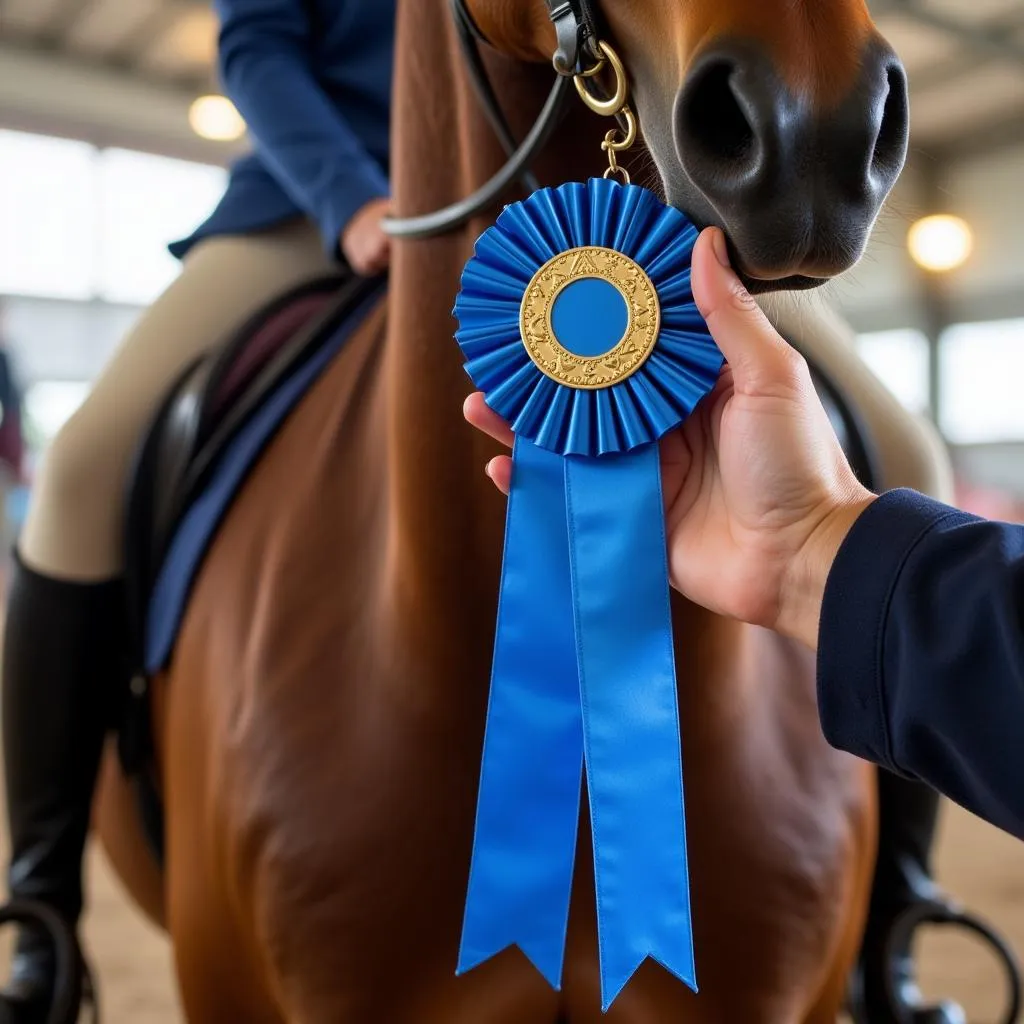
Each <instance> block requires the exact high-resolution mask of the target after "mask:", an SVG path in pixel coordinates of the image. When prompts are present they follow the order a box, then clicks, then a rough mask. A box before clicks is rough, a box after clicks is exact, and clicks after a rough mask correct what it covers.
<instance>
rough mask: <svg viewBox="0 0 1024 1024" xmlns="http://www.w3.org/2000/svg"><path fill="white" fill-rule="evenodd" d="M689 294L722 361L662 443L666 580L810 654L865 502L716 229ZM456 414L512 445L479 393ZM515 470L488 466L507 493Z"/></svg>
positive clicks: (504, 461) (706, 240)
mask: <svg viewBox="0 0 1024 1024" xmlns="http://www.w3.org/2000/svg"><path fill="white" fill-rule="evenodd" d="M693 293H694V298H695V299H696V302H697V305H698V307H699V308H700V311H701V313H702V314H703V316H704V317H705V319H706V320H707V323H708V326H709V328H710V330H711V334H712V336H713V337H714V339H715V341H716V342H717V344H718V347H719V348H720V349H721V350H722V352H723V353H724V354H725V356H726V358H727V360H728V364H727V365H726V367H725V368H724V369H723V371H722V375H721V377H720V379H719V381H718V383H717V385H716V386H715V389H714V391H713V392H712V393H711V394H710V395H709V396H708V397H707V398H706V399H705V400H704V401H703V402H702V403H701V404H700V405H699V406H698V407H697V409H696V410H695V412H694V414H693V415H692V416H691V417H690V418H689V419H688V420H687V421H686V422H685V423H684V424H683V425H682V426H681V427H679V428H678V429H677V430H675V431H673V432H671V433H669V434H667V435H666V436H665V437H663V438H662V440H661V474H662V487H663V489H664V494H665V517H666V530H667V536H668V546H669V566H670V578H671V582H672V585H673V587H675V588H676V589H677V590H679V591H680V592H682V593H683V594H684V595H685V596H686V597H687V598H689V599H690V600H692V601H694V602H696V603H697V604H700V605H702V606H704V607H705V608H709V609H710V610H712V611H715V612H718V613H719V614H722V615H727V616H729V617H731V618H736V619H740V620H742V621H745V622H750V623H753V624H755V625H759V626H765V627H767V628H769V629H776V630H778V631H779V632H782V633H785V634H786V635H788V636H792V637H794V638H796V639H799V640H801V641H803V642H804V643H805V644H807V646H809V647H812V648H814V647H816V646H817V631H818V615H819V612H820V608H821V596H822V592H823V590H824V585H825V579H826V577H827V573H828V568H829V566H830V565H831V564H832V561H833V559H834V557H835V553H836V551H838V549H839V545H840V543H841V542H842V540H843V538H844V537H845V536H846V534H847V533H848V531H849V528H850V526H851V525H852V524H853V522H854V521H855V520H856V518H857V517H858V516H859V515H860V514H861V512H862V511H863V510H864V508H865V507H866V506H867V505H868V504H870V503H871V501H872V500H874V498H873V495H872V494H871V493H870V492H869V491H867V490H866V489H865V488H864V487H862V486H861V485H860V484H859V483H858V481H857V478H856V476H855V475H854V473H853V471H852V470H851V469H850V466H849V463H848V462H847V460H846V458H845V456H844V455H843V452H842V449H841V448H840V446H839V442H838V441H837V440H836V437H835V432H834V431H833V429H832V427H831V425H830V423H829V421H828V417H827V415H826V413H825V411H824V409H823V408H822V406H821V403H820V402H819V401H818V399H817V396H816V395H815V392H814V388H813V385H812V383H811V379H810V375H809V373H808V370H807V366H806V363H805V362H804V360H803V358H802V357H801V356H800V355H799V353H798V352H796V351H795V350H794V349H793V348H791V347H790V346H789V345H788V344H787V343H786V342H785V341H784V340H783V339H782V338H781V337H780V336H779V335H778V334H777V333H776V331H775V330H774V328H773V327H772V326H771V324H770V323H769V322H768V320H767V318H766V317H765V316H764V314H763V313H762V312H761V310H760V309H759V307H758V306H757V304H756V303H755V302H754V300H753V298H752V297H751V296H750V295H749V293H748V292H747V291H746V289H745V288H744V287H743V285H742V283H741V282H740V280H739V279H738V278H737V277H736V275H735V274H734V273H733V272H732V270H731V269H730V268H729V259H728V254H727V250H726V246H725V237H724V236H723V235H722V233H721V231H719V230H718V229H717V228H709V229H707V230H706V231H704V232H703V234H702V235H701V237H700V239H699V240H698V242H697V244H696V247H695V249H694V253H693ZM465 413H466V418H467V420H468V421H469V422H470V423H471V424H473V425H474V426H475V427H477V428H478V429H480V430H482V431H484V432H485V433H487V434H489V435H490V436H491V437H493V438H495V440H497V441H499V442H500V443H501V444H504V445H508V446H509V447H511V445H512V440H513V435H512V432H511V430H510V429H509V428H508V426H507V424H505V422H504V421H503V420H502V419H501V417H499V416H497V415H496V414H495V413H494V412H493V411H492V410H491V409H489V408H488V407H487V406H486V404H485V403H484V401H483V396H482V395H480V394H479V393H477V394H474V395H471V396H470V397H469V398H468V399H467V401H466V408H465ZM511 470H512V461H511V459H510V458H509V457H508V456H499V457H497V458H495V459H493V460H492V461H491V462H490V463H489V464H488V467H487V472H488V475H490V476H491V478H492V479H493V480H494V482H495V484H496V485H497V486H498V487H499V488H500V489H501V490H502V491H504V492H505V493H506V494H507V493H508V490H509V485H510V478H511Z"/></svg>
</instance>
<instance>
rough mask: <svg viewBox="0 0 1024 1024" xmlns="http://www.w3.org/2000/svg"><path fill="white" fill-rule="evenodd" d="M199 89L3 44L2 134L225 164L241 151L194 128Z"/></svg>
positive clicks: (0, 77)
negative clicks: (10, 131)
mask: <svg viewBox="0 0 1024 1024" xmlns="http://www.w3.org/2000/svg"><path fill="white" fill-rule="evenodd" d="M194 98H195V92H194V91H193V90H191V89H182V88H178V87H176V86H174V85H171V84H162V85H161V84H157V83H155V82H152V81H147V80H145V79H144V78H142V77H140V76H139V75H134V74H129V73H127V72H126V71H119V70H116V69H113V68H110V67H104V66H100V65H97V64H94V63H90V62H87V61H82V60H76V59H75V58H73V57H71V56H70V55H68V54H59V55H58V54H55V53H51V52H46V51H43V50H32V49H27V48H24V47H15V46H10V45H7V44H0V127H4V128H15V129H18V130H21V131H35V132H43V133H49V134H55V135H64V136H67V137H70V138H77V139H83V140H85V141H87V142H92V143H93V144H94V145H97V146H123V147H126V148H129V149H141V150H145V151H148V152H153V153H163V154H165V155H167V156H177V157H181V158H182V159H190V160H200V161H203V162H205V163H216V164H222V163H225V162H226V161H228V160H230V159H231V157H232V156H233V155H235V154H236V153H237V152H238V151H239V149H240V148H241V147H240V144H238V143H234V144H228V143H222V142H209V141H206V140H203V139H200V138H198V137H197V136H196V135H195V134H194V133H193V132H192V129H191V128H190V127H189V123H188V108H189V105H190V104H191V102H192V100H193V99H194Z"/></svg>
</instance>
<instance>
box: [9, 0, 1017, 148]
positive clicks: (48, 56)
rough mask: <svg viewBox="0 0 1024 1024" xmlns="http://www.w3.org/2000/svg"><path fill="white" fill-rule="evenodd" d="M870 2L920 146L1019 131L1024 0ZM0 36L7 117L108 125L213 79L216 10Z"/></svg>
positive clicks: (189, 2) (131, 2) (75, 5)
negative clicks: (901, 78)
mask: <svg viewBox="0 0 1024 1024" xmlns="http://www.w3.org/2000/svg"><path fill="white" fill-rule="evenodd" d="M521 2H524V3H525V2H531V0H521ZM607 2H614V0H607ZM680 2H683V0H680ZM750 2H751V3H755V2H761V0H750ZM812 2H814V3H824V2H831V0H812ZM871 7H872V10H873V12H874V14H875V16H876V18H877V20H878V23H879V25H880V27H881V28H882V30H883V32H884V33H885V34H886V35H887V36H888V38H889V39H890V40H891V41H892V43H893V45H894V46H895V47H896V49H897V51H898V52H899V53H900V55H901V56H902V57H903V59H904V61H905V62H906V64H907V68H908V70H909V72H910V81H911V90H912V121H913V129H914V141H915V145H916V146H917V147H921V148H924V149H928V150H934V151H936V152H937V153H948V154H949V155H955V154H958V153H960V152H964V151H970V150H972V149H975V148H989V147H991V146H997V145H999V144H1000V143H1001V142H1002V141H1004V140H1005V141H1009V142H1017V141H1020V140H1021V139H1024V3H1022V0H871ZM0 40H2V41H0V124H2V123H8V124H12V123H13V126H15V127H19V126H20V127H33V126H34V125H33V122H34V121H35V122H38V123H39V125H40V127H42V128H49V130H56V129H57V128H59V127H60V125H61V123H66V124H71V123H80V124H82V125H85V126H86V130H88V126H90V125H93V124H95V125H97V131H98V132H99V134H100V135H102V134H103V133H102V130H101V127H102V126H101V125H100V121H101V120H102V119H101V118H99V115H96V117H93V118H90V117H89V116H87V113H88V112H87V111H86V110H85V106H86V104H87V103H89V102H92V103H95V104H102V103H103V101H104V99H105V98H106V99H107V100H108V101H111V102H112V97H113V95H114V93H116V92H118V91H121V92H125V93H129V94H132V96H131V98H132V99H134V100H135V101H136V104H137V105H138V101H140V100H142V99H147V98H149V99H151V100H152V101H153V104H156V106H159V101H161V100H162V102H163V103H164V104H165V106H166V105H167V104H169V103H171V102H172V101H173V102H174V103H176V104H177V106H176V107H175V109H177V107H178V106H180V105H181V104H182V103H185V102H186V101H187V98H189V97H191V96H194V95H195V94H196V93H197V92H199V91H208V90H209V89H210V88H211V87H213V86H214V85H215V78H214V74H213V70H212V66H213V60H214V52H215V46H216V21H215V18H214V15H213V13H212V11H211V9H210V6H209V4H208V3H203V2H195V0H0ZM5 67H6V69H7V75H6V77H5V75H4V69H5ZM76 75H77V76H79V78H75V77H74V76H76ZM26 76H27V77H26ZM55 76H56V77H55ZM69 76H71V77H69ZM30 80H32V81H31V82H30ZM19 82H20V83H21V84H20V87H19V86H18V83H19ZM76 82H80V84H81V87H80V88H79V87H76V84H75V83H76ZM47 83H50V85H51V88H49V89H47V88H46V86H47ZM30 85H31V88H30ZM127 98H128V97H122V102H124V101H125V100H126V99H127ZM139 109H140V111H141V109H142V107H141V106H140V108H139ZM153 110H154V111H156V107H153ZM139 116H141V114H140V115H139ZM170 116H171V110H170V107H169V106H166V109H163V108H161V110H159V111H157V112H155V113H152V116H151V117H150V118H149V122H148V124H149V130H150V132H151V133H153V134H154V135H159V134H160V133H161V132H162V131H165V130H167V131H170V122H169V120H168V121H167V127H166V129H165V127H164V125H165V122H164V120H162V118H170ZM137 127H138V128H139V129H140V130H141V129H142V128H143V127H144V126H142V125H141V124H140V125H138V126H137ZM142 134H145V131H142ZM184 136H185V133H184V129H183V135H182V137H183V138H184ZM98 141H103V140H102V139H98Z"/></svg>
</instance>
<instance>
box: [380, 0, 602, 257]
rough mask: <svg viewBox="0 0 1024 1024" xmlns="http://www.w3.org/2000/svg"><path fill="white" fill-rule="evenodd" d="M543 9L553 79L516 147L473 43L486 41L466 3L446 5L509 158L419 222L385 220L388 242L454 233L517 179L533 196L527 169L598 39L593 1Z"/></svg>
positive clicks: (554, 1) (560, 1) (555, 1)
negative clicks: (552, 44)
mask: <svg viewBox="0 0 1024 1024" xmlns="http://www.w3.org/2000/svg"><path fill="white" fill-rule="evenodd" d="M544 4H545V6H546V7H547V9H548V14H549V15H550V17H551V21H552V23H553V24H554V26H555V35H556V38H557V41H558V42H557V49H556V51H555V55H554V58H553V63H554V66H555V70H556V71H557V72H558V77H557V78H556V79H555V82H554V85H553V86H552V87H551V92H550V93H548V98H547V100H546V101H545V103H544V106H543V108H542V109H541V112H540V114H539V115H538V117H537V120H536V121H535V122H534V125H533V127H532V128H531V129H530V131H529V134H528V135H527V136H526V138H525V139H523V141H522V142H521V143H520V144H519V146H518V148H517V147H516V144H515V136H514V135H513V134H512V130H511V128H510V127H509V124H508V119H507V118H506V117H505V114H504V112H503V111H502V109H501V104H500V103H499V102H498V97H497V95H496V94H495V92H494V87H493V86H492V85H491V81H490V78H489V77H488V75H487V69H486V68H485V67H484V64H483V58H482V57H481V55H480V51H479V49H478V43H480V42H487V39H486V37H485V36H484V35H483V33H482V32H481V31H480V28H479V26H478V25H477V24H476V22H475V21H474V19H473V16H472V14H471V13H470V11H469V8H468V7H467V6H466V0H451V8H452V15H453V17H454V19H455V24H456V27H457V29H458V32H459V40H460V43H461V44H462V48H463V51H464V53H465V55H466V61H467V65H468V67H469V73H470V78H471V80H472V82H473V87H474V90H475V92H476V94H477V96H478V97H479V99H480V104H481V106H482V107H483V110H484V113H485V114H486V116H487V119H488V121H489V122H490V124H491V127H492V128H493V129H494V132H495V134H496V135H497V137H498V139H499V140H500V141H501V144H502V146H503V147H504V148H505V152H506V153H508V155H509V158H508V161H507V162H506V163H505V166H504V167H502V168H501V170H500V171H498V173H497V174H495V175H494V177H493V178H491V179H490V181H488V182H487V183H486V184H485V185H483V186H482V187H481V188H479V189H477V191H476V192H474V193H473V194H472V195H470V196H467V197H466V198H465V199H460V200H459V201H458V202H457V203H453V204H452V205H451V206H446V207H445V208H444V209H442V210H435V211H434V212H433V213H427V214H423V215H422V216H419V217H402V218H395V219H392V218H388V219H387V220H385V222H384V229H385V231H387V233H388V234H389V235H391V236H392V237H393V238H405V239H421V238H434V237H436V236H438V235H444V234H447V233H449V232H451V231H454V230H456V229H457V228H460V227H462V226H463V225H464V224H466V223H468V222H469V221H470V220H472V219H473V217H475V216H477V215H478V214H480V213H482V212H483V211H484V210H486V209H488V208H489V207H491V206H493V205H494V204H495V203H496V202H498V201H499V200H500V199H501V197H502V195H503V194H504V193H505V191H506V189H508V187H509V186H510V185H511V184H512V182H513V181H515V180H516V178H519V179H521V180H522V181H523V184H524V185H525V186H526V188H527V190H528V191H535V190H536V188H537V187H538V186H537V181H536V179H535V178H534V177H533V175H532V174H529V168H530V165H531V164H532V163H533V161H534V159H535V158H536V156H537V154H538V153H539V152H540V151H541V149H542V148H543V147H544V144H545V143H546V142H547V140H548V139H549V138H550V136H551V132H552V131H553V130H554V128H555V126H556V125H557V124H558V122H559V121H560V120H561V117H562V114H563V112H564V110H565V106H566V103H567V101H568V99H569V94H570V93H571V92H572V91H573V85H572V76H573V74H574V73H575V72H576V70H577V69H578V67H579V65H580V63H581V61H582V60H583V59H584V58H585V57H586V58H590V59H593V58H592V54H593V53H594V52H595V51H596V40H597V29H596V23H595V20H594V6H593V0H544Z"/></svg>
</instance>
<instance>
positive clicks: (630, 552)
mask: <svg viewBox="0 0 1024 1024" xmlns="http://www.w3.org/2000/svg"><path fill="white" fill-rule="evenodd" d="M513 473H514V475H513V487H512V495H511V498H510V500H509V506H508V519H507V524H506V549H505V560H504V567H503V575H502V587H501V600H500V605H499V612H498V631H497V641H496V646H495V654H494V666H493V677H492V680H491V698H490V707H489V710H488V720H487V731H486V737H485V741H484V756H483V766H482V771H481V781H480V796H479V807H478V813H477V827H476V837H475V841H474V849H473V862H472V868H471V872H470V883H469V894H468V897H467V902H466V913H465V922H464V928H463V937H462V948H461V950H460V955H459V972H460V973H461V972H463V971H467V970H469V969H471V968H472V967H475V966H476V965H478V964H479V963H481V962H483V961H484V960H487V959H489V958H490V957H491V956H493V955H494V954H496V953H498V952H500V951H501V950H503V949H504V948H506V947H507V946H509V945H513V944H515V945H518V946H519V947H520V948H521V949H522V950H523V952H524V953H525V954H526V955H527V956H528V957H529V959H530V960H531V961H532V962H533V963H534V965H535V966H536V967H537V969H538V970H539V971H540V972H541V973H542V974H543V975H544V977H545V978H546V979H547V980H548V982H549V983H550V984H551V985H552V986H554V987H555V988H559V987H560V983H561V977H562V966H563V962H564V951H565V938H566V930H567V924H568V913H569V897H570V891H571V886H572V870H573V859H574V854H575V849H576V838H577V837H576V830H577V821H578V818H579V801H580V776H581V766H582V765H583V764H584V763H585V766H586V781H587V792H588V794H589V801H590V817H591V827H592V833H593V850H594V876H595V889H596V897H597V919H598V937H599V947H600V967H601V997H602V1007H603V1009H605V1010H607V1009H608V1008H609V1006H610V1005H611V1003H612V1002H613V1001H614V1000H615V998H616V996H617V995H618V994H619V992H620V991H621V990H622V988H623V987H624V986H625V984H626V983H627V981H628V980H629V979H630V977H631V976H632V975H633V973H634V972H635V971H636V969H637V968H638V967H639V966H640V964H641V963H643V961H644V960H645V959H646V958H647V957H652V958H654V959H655V960H657V961H658V962H660V963H661V964H662V965H663V966H664V967H666V968H667V969H668V970H670V971H671V972H673V973H674V974H676V975H677V976H678V977H680V978H681V979H682V980H683V981H685V982H686V983H687V984H688V985H689V986H690V987H691V988H693V989H696V977H695V968H694V960H693V941H692V935H691V924H690V900H689V889H688V880H687V863H686V837H685V824H684V812H683V784H682V764H681V757H680V743H679V713H678V707H677V696H676V680H675V669H674V660H673V649H672V624H671V619H670V614H669V588H668V578H667V569H666V562H665V537H664V532H663V522H664V513H663V508H662V499H661V478H660V469H659V461H658V446H657V444H650V445H646V446H644V447H642V448H639V449H636V450H634V451H632V452H628V453H624V454H620V455H613V456H607V457H604V458H601V459H597V460H595V459H587V458H578V457H572V456H570V457H563V456H561V455H557V454H553V453H551V452H548V451H545V450H543V449H541V448H538V447H536V446H535V445H533V444H531V443H530V442H528V441H524V440H522V439H521V438H520V439H517V441H516V445H515V456H514V471H513ZM609 580H613V581H614V585H612V586H609V585H608V581H609Z"/></svg>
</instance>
